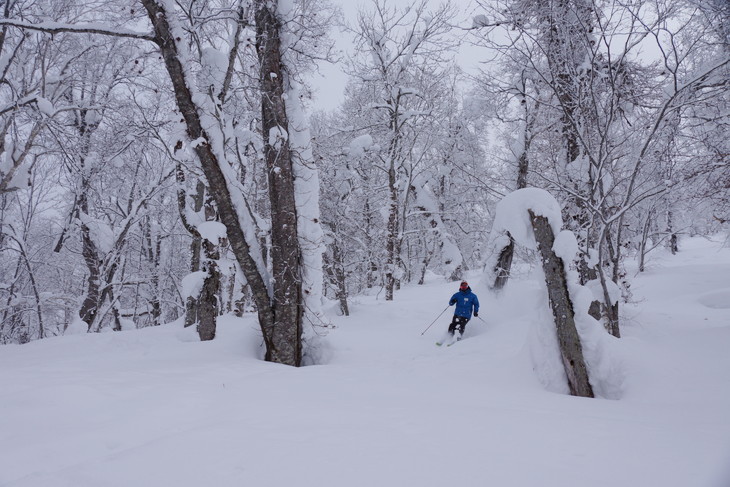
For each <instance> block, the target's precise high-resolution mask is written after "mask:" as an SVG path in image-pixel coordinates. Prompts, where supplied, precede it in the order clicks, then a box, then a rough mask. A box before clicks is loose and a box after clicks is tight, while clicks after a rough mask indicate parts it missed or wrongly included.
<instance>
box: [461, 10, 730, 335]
mask: <svg viewBox="0 0 730 487" xmlns="http://www.w3.org/2000/svg"><path fill="white" fill-rule="evenodd" d="M697 20H698V13H697V10H696V9H692V8H688V6H687V5H686V4H678V5H672V6H667V5H664V4H662V3H657V4H651V5H644V4H636V5H634V4H628V5H623V4H621V5H619V4H612V3H608V2H606V3H603V2H599V3H591V2H582V1H569V0H565V1H558V2H549V3H543V2H532V1H517V2H507V3H506V4H505V5H504V6H503V8H502V9H500V10H497V9H495V10H494V11H492V12H491V15H490V16H489V17H487V16H485V17H484V19H483V21H482V22H479V23H477V22H475V27H476V29H475V31H476V32H479V33H480V34H479V35H482V36H486V38H487V39H488V40H489V42H488V45H489V47H490V48H491V49H492V50H493V51H492V52H494V51H495V50H496V51H497V52H498V53H500V54H501V55H504V56H507V57H508V58H509V59H518V60H521V62H522V63H523V64H522V66H521V67H520V71H522V70H524V71H525V72H526V73H529V77H530V80H531V85H532V86H533V90H531V92H530V93H528V96H530V97H531V98H532V99H533V100H535V101H536V102H537V103H539V104H540V118H539V119H538V123H539V124H540V125H542V126H543V127H545V128H546V129H547V128H549V130H543V131H542V132H541V135H540V136H538V137H536V138H534V139H532V142H531V144H530V150H531V152H532V153H534V154H536V157H531V158H530V159H531V162H534V164H532V163H531V165H530V170H529V171H530V174H531V175H533V176H534V178H533V179H532V183H533V184H535V185H539V186H542V187H545V188H550V189H551V191H554V192H555V193H556V194H557V195H558V196H559V199H560V200H561V202H562V204H563V208H564V213H565V219H566V223H567V225H568V226H569V228H571V229H572V230H574V231H575V232H576V235H577V236H578V240H579V242H580V246H581V250H582V252H581V255H580V257H579V259H578V262H577V266H578V269H579V271H580V275H581V281H582V283H584V284H588V285H589V286H591V287H592V288H593V289H594V290H595V294H596V303H597V304H598V303H600V305H599V306H596V307H594V309H593V313H594V315H596V316H598V314H599V313H600V314H601V315H602V316H603V317H604V318H605V322H606V326H607V328H608V329H609V330H610V332H611V333H613V334H614V335H616V336H618V335H619V327H618V301H617V300H618V296H619V292H618V287H617V286H621V285H623V287H624V290H625V289H626V287H627V285H628V283H627V282H626V281H625V275H624V271H623V269H622V265H621V262H622V258H623V255H624V252H625V250H624V249H625V248H626V245H627V240H628V239H627V234H629V235H630V236H631V238H633V236H634V235H638V234H640V233H641V228H642V227H641V223H639V222H632V221H630V220H628V217H629V216H630V215H631V214H632V213H631V210H632V209H633V208H636V207H638V206H640V205H642V204H644V203H645V202H648V201H650V200H652V199H653V198H656V197H659V196H660V195H664V197H667V195H669V194H671V192H670V191H669V190H668V189H669V188H670V187H671V186H668V184H667V182H668V181H669V179H667V178H666V176H667V171H666V170H662V168H663V167H664V168H667V167H670V168H671V167H672V166H673V165H674V164H676V161H675V160H674V159H673V158H671V157H669V154H670V152H671V145H672V144H673V143H674V142H675V141H676V135H677V134H678V131H680V130H681V126H682V122H681V120H682V118H683V117H684V115H683V114H685V113H687V111H689V110H692V109H693V108H692V107H696V106H697V105H698V103H706V101H707V100H708V99H709V98H716V97H718V96H720V94H721V93H722V89H721V88H719V87H720V86H722V83H721V84H720V85H718V84H717V83H718V79H721V78H722V73H723V72H724V70H725V67H726V66H727V63H728V60H727V57H724V58H723V57H722V56H719V57H713V58H712V60H711V61H710V62H707V63H696V62H695V61H697V60H699V59H700V50H701V48H700V47H699V46H700V43H699V40H700V39H703V38H704V36H705V35H707V29H698V27H699V24H698V22H697ZM482 38H484V37H482ZM679 39H682V42H678V41H679ZM648 48H651V49H652V50H653V51H655V52H656V54H655V57H654V58H653V61H654V62H652V61H648V62H647V61H645V60H644V59H643V58H642V56H641V55H640V53H641V51H642V50H644V49H648ZM515 52H516V53H518V55H516V54H514V53H515ZM546 94H549V97H546V96H545V95H546ZM533 133H534V131H533ZM537 155H539V157H537ZM663 161H664V162H663ZM667 164H668V166H667ZM670 184H671V183H670ZM665 206H666V205H665ZM669 210H670V212H668V213H667V217H670V216H671V215H672V214H673V213H671V207H669ZM627 226H628V229H630V230H628V231H627ZM599 308H600V311H599Z"/></svg>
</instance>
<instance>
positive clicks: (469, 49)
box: [313, 0, 480, 110]
mask: <svg viewBox="0 0 730 487" xmlns="http://www.w3.org/2000/svg"><path fill="white" fill-rule="evenodd" d="M388 1H389V3H390V4H391V5H394V6H406V5H409V4H412V3H415V2H417V1H418V0H388ZM331 2H332V4H334V5H336V6H337V7H339V8H340V9H341V10H342V14H343V17H344V19H345V21H346V22H348V23H350V24H354V23H355V21H356V19H357V12H358V11H359V10H360V9H361V8H368V7H369V6H370V5H371V2H370V1H349V0H331ZM452 2H453V4H454V5H455V6H456V8H457V9H458V14H457V19H456V22H457V23H458V24H459V25H469V24H470V23H471V20H470V19H471V16H470V15H469V14H468V12H470V11H471V9H472V8H473V6H472V2H471V0H452ZM430 3H431V4H433V6H434V8H436V7H438V5H439V4H440V3H442V2H441V1H440V0H430ZM330 35H331V36H332V38H333V39H334V40H335V43H336V46H337V48H338V49H339V50H340V51H342V57H343V60H344V59H345V58H346V57H347V55H348V54H349V52H348V51H349V50H350V49H351V48H352V41H351V38H350V36H349V35H347V34H346V33H344V32H341V29H340V28H339V27H333V28H332V31H331V33H330ZM479 58H480V56H479V53H478V48H474V47H473V46H468V45H467V46H462V47H461V49H460V51H459V53H458V54H457V59H459V62H460V64H461V66H462V68H464V69H466V70H468V71H470V70H472V69H476V66H477V64H478V62H479ZM342 69H343V65H342V63H338V64H332V63H321V64H320V74H315V75H314V80H313V86H314V88H315V90H316V92H315V102H314V107H313V108H314V109H315V110H334V109H336V108H337V107H338V106H339V105H340V104H341V103H342V101H343V99H344V89H345V84H346V83H347V75H346V74H345V73H344V72H343V71H342Z"/></svg>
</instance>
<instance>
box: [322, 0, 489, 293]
mask: <svg viewBox="0 0 730 487" xmlns="http://www.w3.org/2000/svg"><path fill="white" fill-rule="evenodd" d="M453 13H454V8H453V6H451V5H448V4H446V5H442V6H440V7H438V8H434V9H429V6H428V4H427V3H426V2H423V1H421V2H414V3H412V4H410V5H407V6H405V7H403V8H396V7H394V6H392V5H391V4H390V3H388V2H386V1H375V2H372V4H370V5H369V6H366V8H365V10H362V11H361V12H360V13H359V16H358V20H357V24H356V25H355V26H352V27H351V28H350V32H351V33H352V34H353V35H354V38H355V48H354V51H355V52H354V55H353V56H352V58H351V60H350V63H349V67H348V72H349V74H350V81H349V83H348V87H347V89H346V99H345V102H344V103H343V105H342V107H341V109H340V113H339V114H337V115H336V116H334V117H332V118H330V119H328V120H326V121H323V123H322V124H321V125H320V133H319V134H318V137H317V141H318V151H320V153H321V155H322V157H328V158H329V159H330V160H331V162H332V170H330V171H326V173H327V175H328V178H329V179H328V183H327V185H326V190H325V191H326V192H329V193H330V194H331V199H332V205H333V206H332V207H331V208H327V209H326V210H325V212H326V216H325V222H326V223H327V224H328V226H329V227H330V228H331V229H332V232H333V234H334V237H333V238H332V239H331V240H330V242H331V245H330V248H331V254H330V255H331V257H332V258H333V259H335V257H334V256H335V254H336V255H337V256H338V257H337V259H336V260H340V261H342V259H345V260H348V261H350V262H351V263H352V264H351V265H352V266H359V267H360V268H362V272H359V273H358V276H360V277H363V278H364V283H363V284H362V285H361V286H360V287H359V289H362V288H363V287H371V286H373V285H374V284H375V282H376V281H378V282H379V283H381V284H382V285H383V287H384V288H385V299H386V300H392V299H393V296H394V291H395V290H396V289H397V287H398V286H399V285H400V282H401V281H410V280H416V281H419V280H420V281H422V279H423V275H424V273H425V271H426V269H428V268H433V269H435V270H437V271H438V272H440V273H444V274H446V275H447V276H451V277H452V278H458V277H460V275H461V273H462V272H463V271H464V269H465V268H466V266H467V258H471V257H472V255H468V256H465V255H464V249H466V250H467V251H470V252H474V251H475V248H476V247H477V246H476V245H475V244H474V243H473V242H474V240H473V239H472V240H470V242H469V243H468V244H467V245H466V246H465V247H464V248H462V246H460V243H459V238H458V236H463V235H468V234H469V232H471V231H472V224H473V223H475V220H478V212H474V211H473V210H474V207H475V206H478V205H480V204H481V203H482V202H483V199H482V198H480V197H479V196H478V195H476V194H475V193H476V192H477V190H476V187H477V186H478V185H479V182H478V181H479V176H481V174H482V169H481V167H482V164H483V162H484V161H483V159H481V158H480V156H481V154H482V149H481V146H480V145H479V143H478V141H477V139H476V137H475V136H474V132H473V127H472V126H470V124H469V121H468V120H467V119H466V118H465V117H464V114H463V113H462V112H461V109H460V100H459V96H458V92H457V90H456V87H455V79H456V78H457V70H456V69H455V67H454V65H453V61H452V60H451V54H452V49H453V45H452V43H451V41H450V40H449V39H448V33H449V30H450V24H449V22H450V19H451V17H452V15H453ZM325 154H326V155H325ZM457 187H458V189H460V190H461V195H462V198H461V200H460V201H459V202H458V203H457V206H459V207H460V208H462V209H464V211H463V213H461V214H459V217H458V218H456V217H455V216H454V215H455V213H454V211H455V210H456V208H454V207H452V205H451V203H452V202H453V201H454V200H455V198H453V196H452V195H454V194H455V193H456V192H457V191H458V189H457ZM335 200H337V201H338V203H335ZM326 204H328V205H329V203H326ZM343 204H344V205H346V206H343ZM345 208H347V209H345ZM354 215H357V219H356V220H355V221H353V216H354ZM460 225H461V230H460V228H459V226H460ZM474 233H477V232H476V231H475V232H474ZM457 235H458V236H457ZM473 235H474V234H472V236H473ZM343 250H344V251H343ZM351 252H357V254H358V255H359V257H358V258H354V257H350V256H351V255H354V254H352V253H351ZM338 265H339V266H342V265H344V266H345V267H347V266H348V264H346V263H344V262H341V263H340V264H334V266H335V268H336V267H337V266H338ZM352 270H354V268H353V269H352ZM338 286H339V285H338ZM339 287H341V286H339Z"/></svg>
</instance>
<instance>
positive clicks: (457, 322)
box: [449, 315, 469, 335]
mask: <svg viewBox="0 0 730 487" xmlns="http://www.w3.org/2000/svg"><path fill="white" fill-rule="evenodd" d="M467 323H469V318H466V317H464V316H457V315H454V319H452V320H451V324H450V325H449V333H451V334H452V335H453V334H454V332H455V331H456V327H457V326H458V327H459V333H460V334H461V335H463V334H464V328H466V324H467Z"/></svg>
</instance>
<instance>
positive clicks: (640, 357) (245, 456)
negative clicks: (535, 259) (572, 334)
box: [0, 239, 730, 487]
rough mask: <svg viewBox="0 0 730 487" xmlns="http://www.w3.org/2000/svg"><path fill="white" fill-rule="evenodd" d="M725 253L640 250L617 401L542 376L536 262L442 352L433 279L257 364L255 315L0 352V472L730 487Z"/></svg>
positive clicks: (479, 289)
mask: <svg viewBox="0 0 730 487" xmlns="http://www.w3.org/2000/svg"><path fill="white" fill-rule="evenodd" d="M728 276H730V249H720V245H719V244H718V243H717V242H710V241H707V240H702V239H691V240H687V241H686V242H682V250H681V252H680V253H679V254H678V255H676V256H670V255H661V256H658V257H654V258H653V260H652V261H651V262H650V264H649V268H648V270H647V272H646V273H644V274H643V275H641V276H638V277H637V278H636V279H635V281H634V285H633V288H632V289H633V291H634V298H635V299H636V300H637V303H636V304H635V305H626V306H624V308H623V314H624V317H625V319H624V320H623V328H622V333H623V338H622V340H621V341H620V343H621V347H620V348H621V351H622V352H623V356H624V359H623V360H625V363H626V364H627V374H628V377H627V380H626V383H625V384H624V393H623V396H622V398H621V399H620V400H607V399H582V398H573V397H569V396H565V395H561V394H555V393H550V392H547V391H545V390H544V389H543V388H542V386H541V385H540V383H539V382H538V380H537V378H536V375H535V373H534V372H533V371H532V365H531V360H530V352H529V350H528V347H527V345H526V342H527V336H528V329H529V327H530V326H531V323H533V322H534V321H535V320H536V319H538V318H537V317H538V316H539V314H540V307H541V306H544V305H545V303H544V302H543V301H542V300H543V299H544V293H543V291H542V289H541V283H540V281H539V280H538V279H539V278H538V277H536V276H532V277H529V276H528V277H524V278H521V279H520V280H519V281H513V282H511V283H510V285H509V286H508V288H507V289H506V290H505V292H504V294H503V295H502V296H500V297H499V298H495V297H493V296H490V295H489V294H488V293H487V291H486V289H485V288H484V287H483V286H481V285H479V284H478V280H479V279H478V276H472V279H471V282H472V283H477V284H476V285H475V284H472V288H473V289H474V291H475V292H476V293H477V294H478V295H479V298H480V301H481V302H482V308H481V312H480V317H482V318H484V319H485V320H486V321H487V322H488V323H486V324H485V323H484V322H482V321H480V320H479V319H477V318H474V319H472V320H471V322H470V323H469V325H468V326H467V331H466V337H465V339H464V340H462V341H461V342H459V343H457V344H455V345H454V346H452V347H448V348H447V347H436V346H435V345H434V342H435V341H437V340H438V339H439V338H441V336H442V335H443V333H444V331H445V330H446V328H447V327H448V324H449V322H450V320H451V314H452V312H453V308H449V309H448V310H447V311H446V312H445V313H444V314H443V315H442V317H441V318H440V319H439V320H438V321H437V322H436V324H434V325H433V326H432V327H431V329H429V330H428V331H427V332H426V333H425V334H424V335H421V332H422V331H423V330H424V329H425V328H426V326H428V324H429V323H430V322H431V321H433V319H434V318H435V317H436V316H437V315H438V314H439V313H440V312H441V311H442V310H443V309H444V307H445V306H446V304H447V302H448V299H449V297H450V296H451V294H453V292H454V291H455V289H456V284H455V283H444V282H443V281H442V280H440V279H437V278H434V277H432V278H431V280H430V281H429V282H428V283H427V284H426V285H425V286H408V287H406V288H404V289H403V290H401V291H400V292H398V293H397V294H396V300H395V301H394V302H391V303H386V302H384V301H383V300H382V294H381V295H380V299H376V296H361V297H355V298H353V300H352V303H351V309H352V315H351V316H350V317H347V318H346V317H338V316H335V315H334V313H333V312H332V310H334V309H335V307H334V306H332V307H331V309H330V311H331V313H330V316H331V318H332V320H333V322H334V323H335V324H336V325H337V329H335V330H332V331H331V332H330V333H329V336H328V340H327V341H328V342H329V346H330V350H329V351H328V354H329V356H330V358H329V361H328V363H327V364H325V365H318V366H310V367H303V368H300V369H294V368H290V367H285V366H280V365H274V364H269V363H265V362H263V361H261V360H260V359H259V354H260V353H261V349H260V342H261V340H260V334H259V332H258V330H257V329H256V324H255V322H254V320H253V319H252V318H251V317H247V318H244V319H234V318H229V317H226V318H223V319H221V323H220V326H219V333H218V337H217V338H216V340H214V341H213V342H207V343H199V342H196V341H194V340H192V341H191V336H190V333H191V332H190V330H183V329H182V328H181V327H180V325H179V324H169V325H165V326H162V327H159V328H156V329H145V330H138V331H125V332H120V333H104V334H97V335H81V336H67V337H60V338H52V339H47V340H43V341H40V342H34V343H31V344H28V345H23V346H4V347H0V452H1V454H0V486H2V487H30V486H43V487H45V486H53V487H71V486H73V487H97V486H109V487H117V486H119V487H122V486H124V487H126V486H167V485H175V486H200V485H205V486H241V485H256V486H272V487H273V486H281V485H293V484H296V485H298V486H304V487H308V486H313V487H314V486H317V487H322V486H324V487H327V486H348V487H349V486H363V487H365V486H368V487H369V486H403V485H416V486H420V487H428V486H443V485H460V486H463V487H469V486H485V485H491V486H495V487H496V486H500V487H501V486H520V487H522V486H525V487H527V486H546V487H550V486H561V487H565V486H568V487H572V486H576V487H578V486H581V487H583V486H590V487H602V486H605V487H609V486H610V487H619V486H621V487H624V486H626V487H630V486H654V485H656V486H662V487H727V486H728V485H730V420H728V411H730V353H728V350H730V278H729V277H728Z"/></svg>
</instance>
